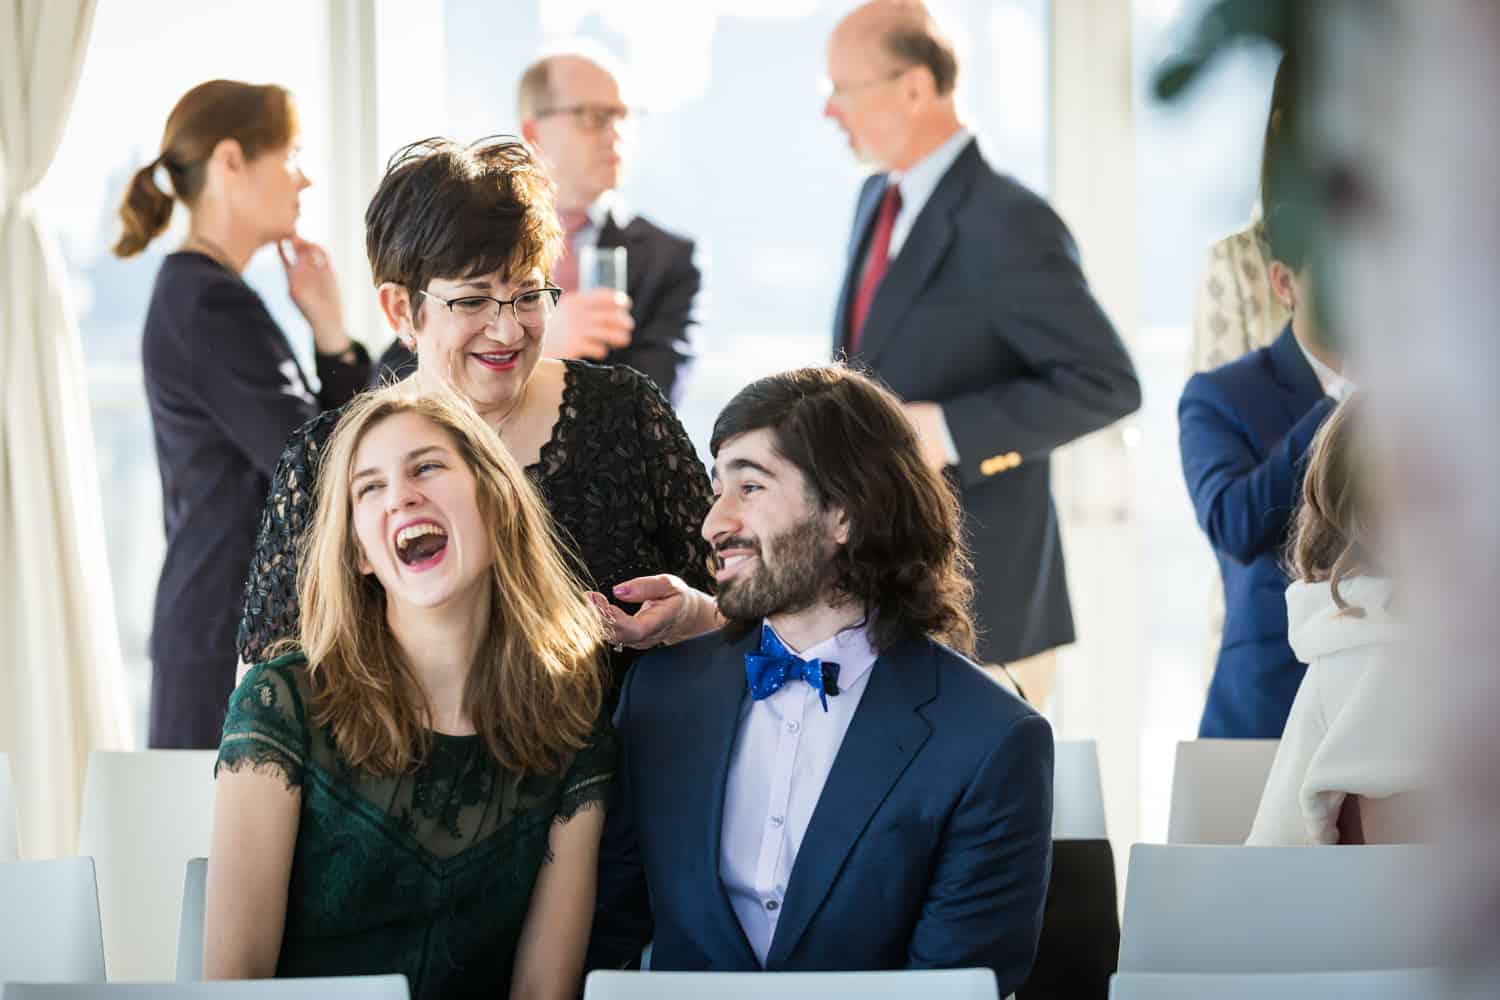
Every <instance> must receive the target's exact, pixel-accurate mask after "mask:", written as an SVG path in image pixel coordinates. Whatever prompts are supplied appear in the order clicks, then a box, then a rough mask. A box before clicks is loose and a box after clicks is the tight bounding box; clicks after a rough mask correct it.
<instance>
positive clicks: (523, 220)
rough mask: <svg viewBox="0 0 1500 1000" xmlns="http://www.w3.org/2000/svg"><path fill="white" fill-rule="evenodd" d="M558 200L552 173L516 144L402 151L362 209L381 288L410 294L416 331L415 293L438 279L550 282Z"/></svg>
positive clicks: (558, 246)
mask: <svg viewBox="0 0 1500 1000" xmlns="http://www.w3.org/2000/svg"><path fill="white" fill-rule="evenodd" d="M552 199H553V184H552V179H551V178H550V177H549V176H548V174H547V168H546V167H545V166H544V165H543V164H542V161H541V160H540V159H539V158H538V157H537V156H536V154H535V153H533V152H532V150H531V147H530V146H528V145H526V143H524V142H522V141H521V140H520V139H517V138H515V137H513V136H507V135H500V136H490V137H489V138H485V139H480V140H478V141H477V142H474V143H471V144H469V145H467V146H465V145H462V144H460V143H457V142H454V141H453V140H452V139H442V138H432V139H422V140H421V141H419V142H414V143H412V144H411V145H409V146H405V147H403V148H401V149H399V150H397V151H396V154H395V155H394V156H392V157H391V159H390V162H389V163H387V164H386V168H385V177H384V178H382V179H381V181H380V187H379V188H377V189H376V191H375V196H374V197H373V198H371V199H370V207H369V208H367V209H366V210H365V252H366V253H367V254H368V255H369V258H370V274H371V277H372V278H374V281H375V286H376V287H377V288H378V287H379V286H381V285H383V284H385V283H386V282H387V281H390V282H394V283H396V284H398V285H402V286H404V287H405V288H406V291H407V294H408V295H409V296H410V297H411V301H412V306H413V311H412V316H413V322H417V321H419V318H420V316H421V308H422V303H423V302H424V301H425V297H424V296H421V295H418V294H417V293H418V292H420V291H423V290H425V289H426V287H427V283H428V282H429V281H431V280H432V279H433V278H448V279H454V278H472V277H478V276H481V275H486V274H493V273H494V272H496V271H502V272H503V273H504V274H505V275H506V276H508V277H511V278H515V277H517V276H519V275H522V274H524V273H525V272H527V271H529V270H531V269H532V268H534V267H535V268H540V269H541V271H542V273H543V274H544V275H549V276H550V274H551V271H552V265H553V263H554V262H556V260H557V258H558V255H559V254H560V253H561V250H562V240H563V232H562V226H561V225H560V224H559V223H558V221H557V213H556V211H555V210H554V209H553V203H552Z"/></svg>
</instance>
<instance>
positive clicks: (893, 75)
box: [818, 66, 911, 101]
mask: <svg viewBox="0 0 1500 1000" xmlns="http://www.w3.org/2000/svg"><path fill="white" fill-rule="evenodd" d="M909 69H911V67H910V66H903V67H901V68H900V69H896V70H891V72H889V73H886V74H884V75H883V76H877V77H873V78H872V79H869V80H861V81H859V82H858V83H834V82H833V81H832V80H830V79H828V78H827V77H824V78H823V79H822V80H819V81H818V92H819V93H820V94H822V95H823V99H824V100H827V101H846V100H848V99H849V98H850V97H852V96H853V95H855V94H857V93H859V92H860V91H862V90H869V89H870V88H871V87H878V86H880V85H881V84H883V83H890V82H891V81H892V80H895V79H898V78H900V76H901V75H902V74H903V73H905V72H906V71H907V70H909Z"/></svg>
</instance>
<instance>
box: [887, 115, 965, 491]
mask: <svg viewBox="0 0 1500 1000" xmlns="http://www.w3.org/2000/svg"><path fill="white" fill-rule="evenodd" d="M973 138H974V133H972V132H970V131H969V130H968V129H966V128H964V127H963V126H961V125H960V126H959V128H958V131H957V132H954V133H953V134H952V135H951V136H949V137H948V138H947V140H945V141H944V142H943V144H942V145H941V146H939V147H938V148H937V149H934V150H933V151H932V152H930V153H928V154H927V155H926V156H924V157H923V158H922V159H921V160H919V161H917V163H916V164H915V165H914V166H913V167H912V168H911V169H910V170H908V171H906V172H905V173H898V172H896V171H891V173H889V174H887V175H886V183H887V185H895V186H896V187H899V188H900V189H901V211H899V212H897V213H896V221H895V222H894V223H892V225H891V248H890V256H889V257H888V258H887V260H888V261H891V260H895V259H896V255H897V254H899V253H900V252H901V248H902V247H903V246H905V245H906V238H907V237H908V236H910V235H911V230H912V226H914V225H916V222H917V216H919V215H921V214H922V209H923V208H925V207H927V202H928V201H929V200H930V199H931V198H932V193H933V192H934V191H936V190H937V186H938V183H939V182H940V181H941V180H942V179H943V175H944V174H946V173H947V172H948V169H949V168H950V167H952V166H953V164H954V161H956V160H957V159H958V157H959V154H960V153H962V152H963V151H964V148H965V147H966V146H968V144H969V142H970V140H972V139H973ZM869 266H870V261H869V260H868V258H867V259H866V260H865V267H869ZM942 434H943V441H942V444H943V452H944V454H945V456H946V457H947V459H948V464H949V465H957V464H958V461H959V459H958V445H956V444H954V442H953V432H952V431H951V430H949V429H948V416H947V414H946V413H945V414H943V418H942Z"/></svg>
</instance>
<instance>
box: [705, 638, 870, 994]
mask: <svg viewBox="0 0 1500 1000" xmlns="http://www.w3.org/2000/svg"><path fill="white" fill-rule="evenodd" d="M768 627H769V626H768ZM778 638H780V637H779V636H778ZM783 644H784V645H786V646H787V648H788V649H791V648H792V647H791V645H790V644H789V643H785V642H783ZM793 652H795V653H797V655H799V656H801V657H802V658H803V659H806V660H811V659H819V660H823V661H824V662H825V663H837V664H838V665H839V678H838V687H839V693H838V694H837V695H833V696H830V697H829V699H828V711H827V712H826V713H825V712H824V711H823V705H822V702H821V701H820V700H819V698H818V692H817V690H816V689H815V688H814V687H813V686H812V685H810V684H808V683H807V682H806V681H803V680H800V679H793V680H788V681H787V682H786V683H785V684H784V685H782V687H781V689H780V690H778V691H776V693H774V694H772V695H771V696H770V697H768V698H765V699H763V700H761V701H751V700H750V699H748V698H747V699H746V701H745V706H744V707H743V708H742V709H741V710H740V722H739V729H738V731H737V732H736V735H735V741H734V750H733V752H732V754H731V755H730V758H729V776H728V780H727V782H726V783H725V787H724V819H723V826H722V827H721V828H720V832H719V880H720V881H721V882H722V883H723V885H724V889H725V891H726V892H727V893H728V895H729V902H730V904H731V905H732V906H733V907H734V913H735V916H736V917H738V918H739V921H740V926H741V927H743V928H744V929H745V937H746V938H748V939H749V941H750V947H751V948H752V949H753V950H754V951H755V956H756V958H758V959H759V960H760V963H761V965H762V966H764V965H765V964H766V954H767V953H768V952H769V951H770V950H771V941H772V939H773V938H774V937H775V936H776V923H777V921H778V920H779V919H780V917H781V904H782V902H783V901H784V900H785V898H786V888H787V881H788V880H789V879H790V877H791V874H792V865H793V864H794V863H795V862H796V860H797V851H798V849H799V848H801V846H802V837H803V835H804V834H805V833H807V824H808V823H809V822H810V821H811V820H812V815H813V810H814V809H815V808H817V805H818V798H819V796H821V795H822V794H823V784H824V782H826V781H827V780H828V772H829V770H830V769H831V768H832V767H833V761H834V758H835V757H837V756H838V752H839V747H840V746H842V745H843V742H844V734H845V733H847V732H848V731H849V723H850V721H851V720H853V718H854V711H855V709H857V708H858V707H859V701H860V698H861V697H863V695H864V691H865V688H866V687H867V686H868V683H869V679H870V669H871V667H873V666H874V665H875V659H876V653H875V650H874V649H873V648H871V646H870V640H869V636H868V634H867V633H866V631H865V628H864V627H863V626H856V627H854V628H850V629H845V630H844V631H842V632H839V633H838V634H837V635H835V636H833V637H832V638H831V639H825V640H824V641H823V642H820V643H818V644H817V645H815V646H812V647H811V648H809V649H806V650H793Z"/></svg>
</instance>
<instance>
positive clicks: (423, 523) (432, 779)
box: [204, 386, 614, 998]
mask: <svg viewBox="0 0 1500 1000" xmlns="http://www.w3.org/2000/svg"><path fill="white" fill-rule="evenodd" d="M322 469H323V472H322V475H321V476H320V477H319V481H318V484H317V496H316V513H315V516H314V521H313V524H312V526H311V529H310V533H309V536H308V538H307V545H306V548H305V549H304V550H303V559H302V562H301V571H300V574H299V580H298V592H299V593H298V596H299V603H300V606H301V610H302V614H301V623H300V642H298V643H297V644H296V646H295V647H290V644H288V645H289V648H287V649H285V650H284V651H283V652H282V655H281V656H279V657H278V658H276V659H273V660H270V661H269V662H266V663H263V664H261V665H259V666H256V667H253V668H252V669H251V670H250V671H249V672H248V673H247V674H246V675H245V677H244V679H243V681H242V682H241V683H240V685H239V687H238V689H237V690H236V691H235V692H234V695H233V696H232V698H231V701H230V706H229V714H228V718H227V719H226V720H225V723H224V737H223V743H222V745H221V747H220V749H219V764H218V768H217V782H218V790H217V799H216V802H215V806H214V833H213V846H212V853H211V855H210V858H209V867H208V901H207V916H206V929H205V942H204V969H205V972H206V974H207V975H208V977H209V978H234V979H244V978H263V977H270V976H320V975H356V974H376V973H391V972H396V973H403V974H405V975H406V977H407V979H408V981H409V982H410V985H411V990H412V996H413V997H419V998H429V997H432V998H436V997H454V996H481V995H482V996H491V997H504V996H507V995H508V996H511V997H572V996H575V995H576V993H577V991H578V986H579V979H580V976H581V972H582V968H583V957H584V949H585V946H586V945H587V942H588V935H589V926H590V918H591V915H592V912H593V906H594V877H595V863H596V858H597V852H598V845H599V835H600V831H601V830H602V828H603V809H602V808H598V807H602V805H603V802H604V799H605V796H606V793H607V790H608V786H609V783H610V781H611V780H612V774H613V766H614V764H613V744H612V742H611V741H612V734H611V732H610V730H609V726H608V722H607V719H604V718H603V717H602V713H601V704H602V696H603V686H604V676H603V669H602V659H601V652H600V650H601V627H602V626H601V624H600V622H599V618H598V616H597V615H596V614H594V613H593V611H592V609H591V608H590V606H589V605H588V603H587V601H586V600H585V598H584V587H583V584H582V583H581V582H579V581H578V580H577V578H576V577H575V576H574V575H573V573H572V572H571V570H570V569H569V568H568V564H567V563H566V562H565V560H564V558H563V557H562V556H561V555H560V554H559V549H558V545H557V540H556V536H555V532H554V529H553V527H552V524H551V520H550V518H549V517H548V515H547V512H546V508H545V507H544V506H543V505H542V501H541V499H540V498H539V496H538V495H537V493H536V491H535V488H534V487H533V486H532V485H531V484H530V482H529V481H528V480H527V478H526V476H525V474H524V473H523V472H522V471H521V469H520V467H519V466H518V465H517V463H516V461H515V459H513V458H512V457H511V456H510V454H509V453H508V452H507V451H506V449H505V448H504V447H503V446H501V444H500V443H499V440H498V438H497V437H496V436H495V435H494V434H493V433H492V432H491V431H490V430H489V428H488V427H487V426H486V425H485V424H484V423H483V421H482V420H481V419H480V417H479V416H478V415H477V414H475V413H474V411H473V410H472V409H471V408H469V407H468V406H467V404H465V403H463V402H461V401H458V400H456V399H450V398H449V397H446V396H436V397H434V396H426V397H418V396H416V395H415V394H413V393H411V392H410V391H409V390H406V389H403V388H402V387H400V386H397V387H394V388H390V389H385V390H382V391H380V392H377V393H372V394H370V395H368V396H365V397H361V398H360V399H358V400H356V402H355V403H353V404H352V405H351V406H350V407H349V409H348V411H347V412H346V413H345V414H344V416H343V418H342V419H341V420H340V422H339V426H338V427H337V429H336V430H335V431H334V433H333V436H332V438H331V439H330V441H329V443H328V445H327V449H326V451H325V452H324V461H323V466H322ZM587 807H596V808H587Z"/></svg>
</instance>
